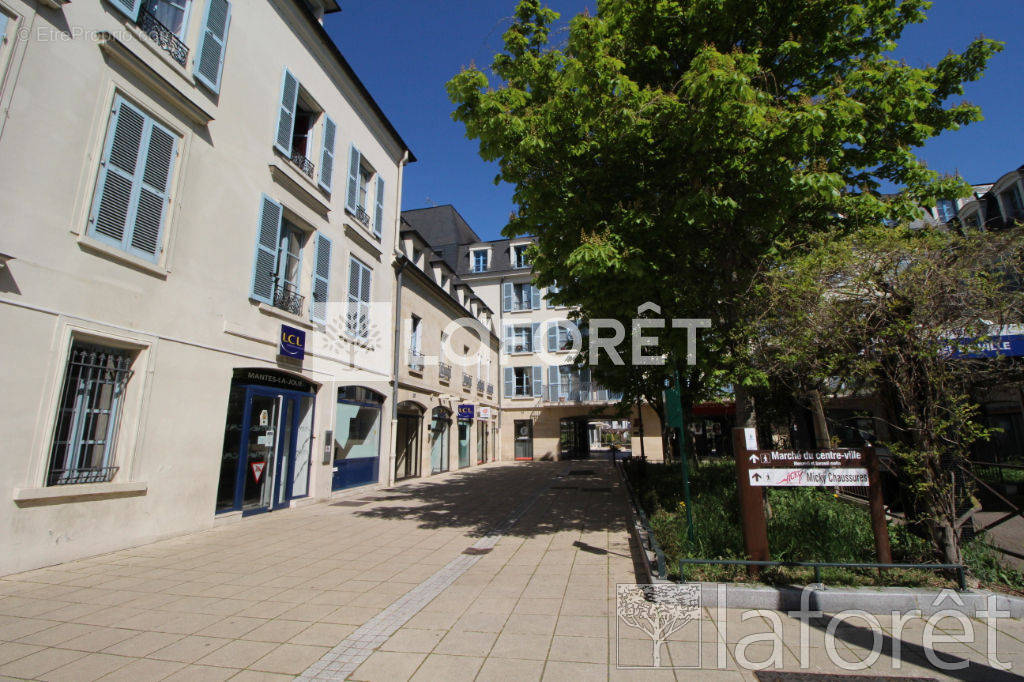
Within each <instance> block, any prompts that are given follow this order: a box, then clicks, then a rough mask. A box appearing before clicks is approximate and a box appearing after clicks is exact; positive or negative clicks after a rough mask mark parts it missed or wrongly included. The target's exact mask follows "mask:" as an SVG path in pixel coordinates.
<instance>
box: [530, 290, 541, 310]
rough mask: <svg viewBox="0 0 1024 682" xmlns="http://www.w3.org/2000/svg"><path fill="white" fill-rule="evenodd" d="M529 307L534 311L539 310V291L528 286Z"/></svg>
mask: <svg viewBox="0 0 1024 682" xmlns="http://www.w3.org/2000/svg"><path fill="white" fill-rule="evenodd" d="M530 307H531V308H533V309H534V310H540V289H538V288H537V287H535V286H533V285H532V284H531V285H530Z"/></svg>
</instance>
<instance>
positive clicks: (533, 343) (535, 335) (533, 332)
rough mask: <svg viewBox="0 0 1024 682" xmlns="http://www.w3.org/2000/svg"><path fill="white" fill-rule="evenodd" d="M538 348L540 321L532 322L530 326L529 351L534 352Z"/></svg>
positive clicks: (539, 346)
mask: <svg viewBox="0 0 1024 682" xmlns="http://www.w3.org/2000/svg"><path fill="white" fill-rule="evenodd" d="M540 348H541V345H540V322H534V323H533V326H531V327H530V352H531V353H536V352H537V351H539V350H540Z"/></svg>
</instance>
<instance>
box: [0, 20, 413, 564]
mask: <svg viewBox="0 0 1024 682" xmlns="http://www.w3.org/2000/svg"><path fill="white" fill-rule="evenodd" d="M336 11H338V5H337V4H336V2H335V0H310V1H303V0H249V1H247V2H237V1H236V2H230V1H229V0H146V1H145V2H143V1H142V0H83V1H82V2H79V1H77V0H76V1H75V2H65V1H61V0H50V1H47V2H36V1H34V0H0V33H2V36H3V39H2V43H0V188H2V191H0V256H2V257H0V264H2V265H0V327H2V328H3V329H4V330H5V331H6V333H5V334H4V335H3V341H2V342H0V343H2V350H3V357H4V358H5V365H4V368H3V369H4V371H3V374H4V377H5V390H4V392H3V396H2V397H0V401H2V404H3V409H2V410H0V413H2V417H0V430H2V432H3V433H4V441H3V445H2V446H0V458H2V460H3V467H2V472H0V497H6V498H7V500H8V502H6V503H4V504H2V505H0V532H2V534H3V537H4V549H5V551H4V552H3V553H2V554H0V574H4V573H9V572H13V571H17V570H22V569H28V568H33V567H37V566H42V565H47V564H53V563H57V562H61V561H65V560H69V559H72V558H75V557H80V556H85V555H94V554H97V553H101V552H105V551H110V550H115V549H118V548H122V547H127V546H131V545H135V544H140V543H143V542H147V541H151V540H154V539H156V538H160V537H165V536H169V535H173V534H178V533H184V532H188V531H194V530H198V529H203V528H208V527H210V526H212V525H213V524H215V523H220V522H228V521H232V520H236V519H239V520H240V522H243V523H244V522H245V520H244V519H243V517H245V516H247V515H249V514H253V513H257V512H265V511H272V510H276V509H279V508H282V507H289V506H293V505H296V504H301V503H303V502H304V501H313V500H316V499H324V498H327V497H330V496H331V495H333V494H336V493H337V492H338V491H342V490H344V489H346V488H349V487H353V486H359V485H368V484H376V483H382V484H387V483H390V481H391V479H392V478H393V468H392V467H390V466H389V465H387V463H386V462H384V463H383V464H382V458H384V457H386V453H387V452H388V449H389V444H390V443H391V442H392V441H393V433H392V431H393V419H392V413H393V408H394V407H395V406H394V405H393V402H392V401H393V397H394V396H393V394H392V384H391V378H392V376H393V357H394V339H393V335H392V334H391V333H390V331H391V328H392V324H393V317H392V312H391V306H392V304H393V295H394V276H395V273H394V270H393V269H392V268H393V261H394V253H395V250H396V248H397V244H398V242H397V239H398V224H399V213H400V206H401V187H402V174H403V169H404V167H405V165H406V164H407V163H409V162H411V161H413V160H414V158H413V157H412V155H411V153H410V151H409V149H408V148H407V146H406V144H405V143H404V142H403V141H402V139H401V137H400V136H399V135H398V133H397V132H396V131H395V129H394V128H393V127H392V125H391V124H390V122H389V121H388V119H387V118H386V117H385V115H384V114H383V112H382V111H381V110H380V108H379V106H378V105H377V104H376V103H375V102H374V100H373V98H372V97H371V96H370V94H369V93H368V92H367V90H366V88H365V87H364V86H363V85H362V83H361V82H360V81H359V79H358V77H357V76H356V75H355V73H354V72H353V71H352V69H351V67H350V66H349V64H348V63H347V62H346V61H345V59H344V57H343V56H342V55H341V54H340V52H339V51H338V49H337V47H336V46H335V45H334V44H333V43H332V41H331V40H330V38H329V37H328V35H327V33H326V32H325V31H324V29H323V26H322V24H321V21H322V17H323V15H324V13H330V12H336ZM268 46H273V48H272V49H268Z"/></svg>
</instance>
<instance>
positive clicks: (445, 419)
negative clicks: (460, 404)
mask: <svg viewBox="0 0 1024 682" xmlns="http://www.w3.org/2000/svg"><path fill="white" fill-rule="evenodd" d="M451 424H452V413H451V411H449V410H447V409H445V408H443V407H435V408H434V409H433V411H432V412H431V421H430V473H432V474H439V473H442V472H445V471H448V459H449V457H448V441H449V432H450V431H451Z"/></svg>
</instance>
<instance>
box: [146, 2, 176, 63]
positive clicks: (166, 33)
mask: <svg viewBox="0 0 1024 682" xmlns="http://www.w3.org/2000/svg"><path fill="white" fill-rule="evenodd" d="M162 4H163V2H162V0H151V1H150V2H147V3H146V4H145V5H143V7H142V9H141V10H139V20H138V25H139V29H140V30H141V31H142V32H143V33H145V34H146V35H147V36H149V38H150V40H152V41H153V42H154V43H156V44H157V45H158V46H159V47H160V49H162V50H164V51H165V52H166V53H167V54H169V55H170V56H171V59H173V60H174V61H176V62H178V63H179V64H181V65H182V66H185V62H187V61H188V47H186V46H185V43H183V42H181V39H180V38H178V36H177V35H175V34H174V31H172V30H171V29H169V28H167V27H166V26H164V24H163V23H162V22H161V21H160V20H159V19H157V17H156V14H155V13H154V11H155V10H158V9H159V6H160V5H162Z"/></svg>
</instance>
